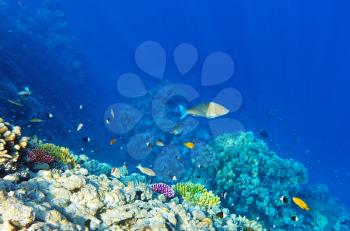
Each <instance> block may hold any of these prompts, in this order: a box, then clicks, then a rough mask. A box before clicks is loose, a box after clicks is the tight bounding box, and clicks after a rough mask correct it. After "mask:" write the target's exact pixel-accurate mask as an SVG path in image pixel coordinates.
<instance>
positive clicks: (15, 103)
mask: <svg viewBox="0 0 350 231" xmlns="http://www.w3.org/2000/svg"><path fill="white" fill-rule="evenodd" d="M7 102H9V103H11V104H13V105H16V106H18V107H23V104H21V103H19V102H17V101H14V100H11V99H8V100H7Z"/></svg>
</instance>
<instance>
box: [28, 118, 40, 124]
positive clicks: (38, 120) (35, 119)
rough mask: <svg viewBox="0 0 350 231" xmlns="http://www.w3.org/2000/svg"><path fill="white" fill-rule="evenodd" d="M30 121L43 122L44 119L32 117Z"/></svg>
mask: <svg viewBox="0 0 350 231" xmlns="http://www.w3.org/2000/svg"><path fill="white" fill-rule="evenodd" d="M29 122H30V123H41V122H43V120H42V119H39V118H33V119H31V120H30V121H29Z"/></svg>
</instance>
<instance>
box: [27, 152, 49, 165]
mask: <svg viewBox="0 0 350 231" xmlns="http://www.w3.org/2000/svg"><path fill="white" fill-rule="evenodd" d="M28 157H29V159H30V160H31V161H32V162H33V163H38V162H41V163H47V164H50V163H52V162H54V161H55V158H54V157H52V156H50V155H49V154H47V153H46V152H44V151H42V150H40V149H33V150H31V151H30V152H28Z"/></svg>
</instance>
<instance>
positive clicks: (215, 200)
mask: <svg viewBox="0 0 350 231" xmlns="http://www.w3.org/2000/svg"><path fill="white" fill-rule="evenodd" d="M174 190H175V191H176V192H177V193H178V194H180V195H181V197H182V198H183V199H184V200H186V201H189V202H192V203H193V204H195V205H199V206H202V207H206V206H209V207H211V206H215V205H220V198H219V197H218V196H215V195H214V194H213V193H212V192H211V191H209V192H208V191H207V189H206V188H205V187H204V186H203V185H201V184H194V183H192V182H186V183H177V184H176V185H175V186H174Z"/></svg>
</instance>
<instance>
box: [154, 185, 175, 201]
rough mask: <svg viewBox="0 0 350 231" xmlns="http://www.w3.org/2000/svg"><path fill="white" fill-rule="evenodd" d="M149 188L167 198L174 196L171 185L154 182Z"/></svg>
mask: <svg viewBox="0 0 350 231" xmlns="http://www.w3.org/2000/svg"><path fill="white" fill-rule="evenodd" d="M151 188H152V190H153V192H157V193H160V194H163V195H164V196H165V197H167V198H173V197H174V196H175V192H174V190H173V189H172V188H171V186H169V185H167V184H164V183H156V184H152V185H151Z"/></svg>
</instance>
